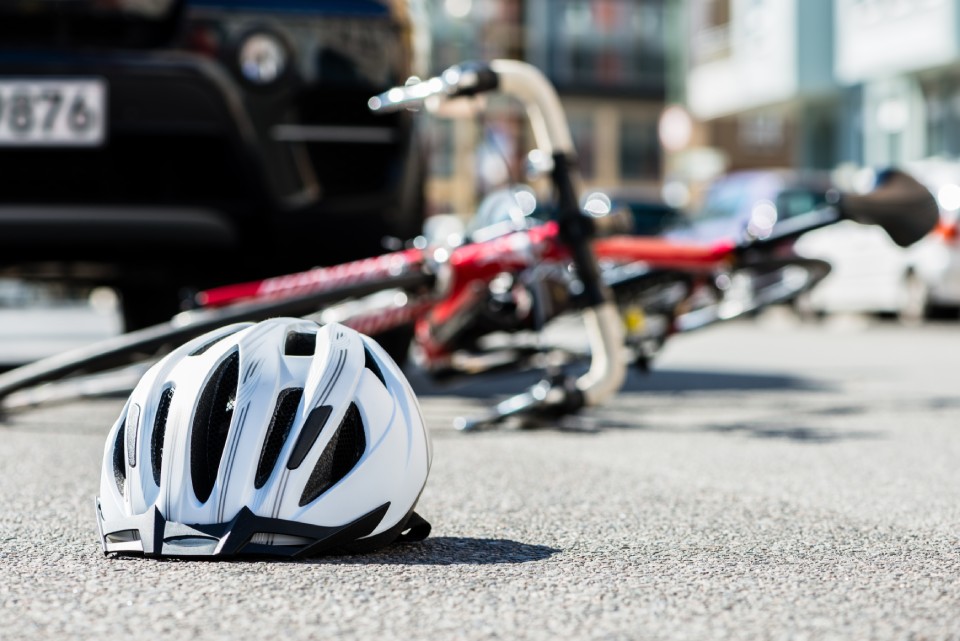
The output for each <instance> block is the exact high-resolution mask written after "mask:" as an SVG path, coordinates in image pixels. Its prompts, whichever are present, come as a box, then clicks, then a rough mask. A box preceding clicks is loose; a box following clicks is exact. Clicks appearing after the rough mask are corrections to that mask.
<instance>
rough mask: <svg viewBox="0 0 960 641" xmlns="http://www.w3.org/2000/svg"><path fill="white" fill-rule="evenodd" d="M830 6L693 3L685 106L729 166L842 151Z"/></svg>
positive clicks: (806, 160)
mask: <svg viewBox="0 0 960 641" xmlns="http://www.w3.org/2000/svg"><path fill="white" fill-rule="evenodd" d="M831 4H832V3H831V2H830V0H802V1H801V0H687V2H685V12H684V21H685V26H686V28H687V34H688V39H687V43H686V45H687V46H686V52H685V54H686V55H685V62H686V64H685V68H684V69H683V70H682V71H683V72H684V73H685V74H686V75H685V80H686V84H685V90H686V96H685V98H686V100H685V102H686V104H687V106H688V108H689V109H690V112H691V114H692V115H693V117H694V118H695V119H696V120H697V121H699V122H700V123H703V128H704V130H705V138H706V140H707V141H708V144H709V145H711V146H714V147H717V148H719V149H720V150H722V152H723V153H724V154H725V156H726V158H727V162H728V166H729V168H731V169H737V168H743V167H756V166H774V165H781V166H786V165H804V166H809V167H830V166H832V165H833V164H834V162H835V160H836V157H837V155H838V153H839V149H838V144H839V143H838V141H837V125H838V123H837V122H836V118H835V114H836V113H837V112H838V110H839V109H840V103H842V102H843V100H844V92H842V91H840V90H839V89H838V86H837V84H836V82H835V81H834V79H833V72H832V64H833V32H832V25H833V18H832V6H831Z"/></svg>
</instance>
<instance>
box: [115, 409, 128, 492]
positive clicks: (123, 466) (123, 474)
mask: <svg viewBox="0 0 960 641" xmlns="http://www.w3.org/2000/svg"><path fill="white" fill-rule="evenodd" d="M126 425H127V417H126V416H124V417H123V420H122V421H121V422H120V429H119V430H117V440H116V441H114V443H113V480H114V482H115V483H116V484H117V490H119V491H120V494H123V488H124V486H125V485H126V484H127V462H126V459H124V456H123V441H124V436H125V435H126Z"/></svg>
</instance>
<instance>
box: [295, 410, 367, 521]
mask: <svg viewBox="0 0 960 641" xmlns="http://www.w3.org/2000/svg"><path fill="white" fill-rule="evenodd" d="M366 447H367V439H366V437H365V436H364V432H363V419H361V417H360V410H359V409H357V406H356V404H355V403H350V407H349V408H347V412H346V414H344V416H343V421H341V422H340V427H338V428H337V431H336V433H334V435H333V438H331V439H330V442H329V443H327V446H326V447H325V448H324V450H323V453H322V454H321V455H320V458H319V459H318V460H317V465H316V467H314V468H313V472H312V473H311V474H310V478H309V479H308V480H307V484H306V486H305V487H304V488H303V494H302V495H300V506H301V507H303V506H304V505H306V504H307V503H310V502H311V501H313V500H315V499H316V498H317V497H319V496H320V495H321V494H323V493H324V492H326V491H327V490H328V489H330V488H331V487H333V486H334V485H335V484H336V483H337V482H338V481H340V479H342V478H343V477H345V476H346V475H347V474H349V473H350V470H352V469H353V467H354V466H355V465H356V464H357V461H359V460H360V458H361V457H362V456H363V452H364V450H365V449H366Z"/></svg>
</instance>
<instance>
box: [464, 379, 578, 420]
mask: <svg viewBox="0 0 960 641" xmlns="http://www.w3.org/2000/svg"><path fill="white" fill-rule="evenodd" d="M584 405H585V402H584V397H583V393H582V392H581V391H580V390H579V389H578V388H577V381H576V379H575V378H573V377H571V376H566V375H558V376H556V377H553V378H552V379H545V380H542V381H540V382H539V383H537V384H536V385H534V386H532V387H531V388H530V389H528V390H527V391H526V392H523V393H522V394H517V395H515V396H511V397H510V398H508V399H506V400H504V401H501V402H499V403H497V404H496V405H495V406H494V407H493V408H492V409H490V410H489V411H488V412H487V413H486V414H484V415H481V416H475V417H463V416H459V417H457V418H455V419H454V420H453V427H454V429H457V430H459V431H461V432H474V431H477V430H480V429H482V428H485V427H493V426H495V425H499V424H500V423H503V422H504V421H505V420H507V419H509V418H518V417H537V418H560V417H562V416H566V415H568V414H574V413H576V412H578V411H579V410H580V408H582V407H583V406H584Z"/></svg>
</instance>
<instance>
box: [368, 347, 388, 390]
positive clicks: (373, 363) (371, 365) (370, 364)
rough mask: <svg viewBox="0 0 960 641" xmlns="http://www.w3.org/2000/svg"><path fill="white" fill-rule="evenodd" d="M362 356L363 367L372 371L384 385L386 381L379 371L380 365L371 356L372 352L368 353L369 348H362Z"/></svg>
mask: <svg viewBox="0 0 960 641" xmlns="http://www.w3.org/2000/svg"><path fill="white" fill-rule="evenodd" d="M363 356H364V359H365V360H364V363H363V365H364V367H366V368H367V369H368V370H370V371H371V372H373V375H374V376H376V377H377V378H379V379H380V382H381V383H383V384H384V385H386V384H387V381H386V380H384V378H383V372H381V371H380V366H379V365H377V361H376V360H375V359H374V358H373V354H371V353H370V350H369V349H367V348H366V346H364V348H363Z"/></svg>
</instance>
